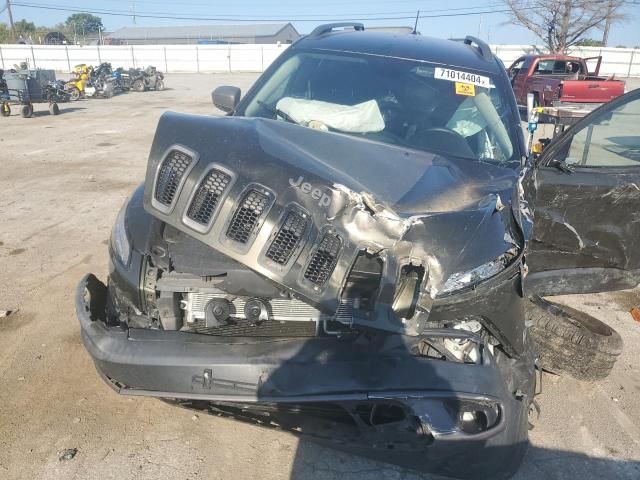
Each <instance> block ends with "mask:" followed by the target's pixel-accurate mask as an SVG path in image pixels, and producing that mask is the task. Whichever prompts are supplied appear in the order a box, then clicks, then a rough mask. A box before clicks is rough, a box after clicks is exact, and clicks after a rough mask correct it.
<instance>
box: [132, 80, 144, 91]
mask: <svg viewBox="0 0 640 480" xmlns="http://www.w3.org/2000/svg"><path fill="white" fill-rule="evenodd" d="M132 88H133V89H134V90H135V91H136V92H144V82H143V81H142V80H136V81H135V82H133V85H132Z"/></svg>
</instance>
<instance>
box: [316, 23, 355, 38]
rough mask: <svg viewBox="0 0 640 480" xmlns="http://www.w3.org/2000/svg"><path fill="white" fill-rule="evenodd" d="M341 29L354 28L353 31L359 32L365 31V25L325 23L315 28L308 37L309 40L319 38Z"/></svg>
mask: <svg viewBox="0 0 640 480" xmlns="http://www.w3.org/2000/svg"><path fill="white" fill-rule="evenodd" d="M341 27H353V29H354V30H356V31H358V32H360V31H362V30H364V24H363V23H358V22H340V23H325V24H324V25H319V26H317V27H316V28H314V29H313V31H312V32H311V33H310V34H309V35H307V38H313V37H319V36H320V35H324V34H325V33H330V32H332V31H333V30H335V29H336V28H341Z"/></svg>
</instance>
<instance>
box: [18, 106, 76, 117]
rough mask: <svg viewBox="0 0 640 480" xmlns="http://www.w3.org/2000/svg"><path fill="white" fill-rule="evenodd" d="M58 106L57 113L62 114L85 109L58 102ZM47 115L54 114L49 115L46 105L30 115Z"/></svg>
mask: <svg viewBox="0 0 640 480" xmlns="http://www.w3.org/2000/svg"><path fill="white" fill-rule="evenodd" d="M58 106H59V107H60V114H59V115H64V114H65V113H72V112H76V111H81V110H86V108H85V107H65V106H63V104H59V105H58ZM13 115H16V116H18V115H20V112H17V113H15V114H13V113H12V116H13ZM48 116H54V115H51V113H49V109H48V107H45V108H43V109H38V110H34V112H33V115H31V117H48Z"/></svg>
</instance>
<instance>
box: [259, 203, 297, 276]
mask: <svg viewBox="0 0 640 480" xmlns="http://www.w3.org/2000/svg"><path fill="white" fill-rule="evenodd" d="M306 228H307V218H306V217H303V216H302V215H301V214H300V213H298V212H289V213H288V214H287V217H286V218H285V221H284V223H283V224H282V227H281V228H280V230H279V231H278V233H277V235H276V237H275V238H274V239H273V242H272V243H271V245H270V246H269V249H268V250H267V253H266V254H265V255H266V257H267V258H269V259H270V260H273V261H274V262H276V263H279V264H280V265H284V264H286V263H287V262H288V261H289V259H290V258H291V255H292V254H293V252H294V251H295V249H296V248H297V247H298V245H300V241H301V240H302V236H303V235H304V232H305V230H306Z"/></svg>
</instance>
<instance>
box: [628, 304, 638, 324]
mask: <svg viewBox="0 0 640 480" xmlns="http://www.w3.org/2000/svg"><path fill="white" fill-rule="evenodd" d="M630 313H631V317H633V319H634V320H635V321H636V322H640V308H638V307H633V308H632V309H631V312H630Z"/></svg>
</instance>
